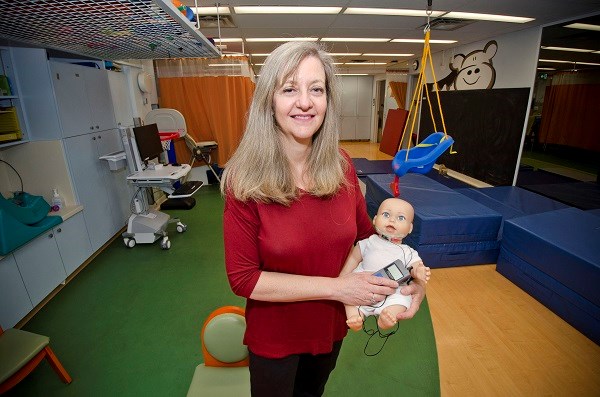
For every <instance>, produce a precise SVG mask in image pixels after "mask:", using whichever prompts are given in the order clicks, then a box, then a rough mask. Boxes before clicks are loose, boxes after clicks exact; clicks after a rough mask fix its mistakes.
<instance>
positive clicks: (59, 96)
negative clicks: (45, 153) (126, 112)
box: [50, 62, 116, 138]
mask: <svg viewBox="0 0 600 397" xmlns="http://www.w3.org/2000/svg"><path fill="white" fill-rule="evenodd" d="M50 68H51V72H52V82H53V85H54V92H55V95H56V102H57V104H58V114H59V118H60V121H61V125H62V136H63V137H64V138H68V137H71V136H76V135H82V134H87V133H91V132H98V131H104V130H108V129H111V128H115V127H116V121H115V113H114V109H113V105H112V98H111V94H110V86H109V83H108V75H107V73H108V72H107V71H106V70H100V69H95V68H91V67H87V66H81V65H75V64H70V63H64V62H50Z"/></svg>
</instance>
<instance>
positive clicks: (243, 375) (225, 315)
mask: <svg viewBox="0 0 600 397" xmlns="http://www.w3.org/2000/svg"><path fill="white" fill-rule="evenodd" d="M244 313H245V312H244V309H242V308H241V307H237V306H223V307H220V308H218V309H216V310H215V311H213V312H212V313H211V314H210V315H209V316H208V318H207V319H206V321H205V322H204V325H203V327H202V332H201V334H200V341H201V342H202V356H203V357H204V362H203V363H201V364H200V365H198V366H197V367H196V370H195V372H194V377H193V378H192V383H191V384H190V388H189V390H188V394H187V395H188V397H193V396H210V397H218V396H223V397H229V396H236V397H244V396H247V397H250V371H249V369H248V363H249V359H248V348H247V347H246V346H245V345H244V343H243V340H244V332H245V331H246V319H245V317H244Z"/></svg>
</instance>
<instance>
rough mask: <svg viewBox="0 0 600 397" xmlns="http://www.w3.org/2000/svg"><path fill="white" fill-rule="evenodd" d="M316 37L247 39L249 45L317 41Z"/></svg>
mask: <svg viewBox="0 0 600 397" xmlns="http://www.w3.org/2000/svg"><path fill="white" fill-rule="evenodd" d="M317 40H319V39H318V38H316V37H252V38H247V39H246V41H247V42H249V43H273V42H285V41H317Z"/></svg>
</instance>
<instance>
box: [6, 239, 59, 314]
mask: <svg viewBox="0 0 600 397" xmlns="http://www.w3.org/2000/svg"><path fill="white" fill-rule="evenodd" d="M13 255H14V257H15V261H16V262H17V267H18V268H19V272H20V273H21V276H22V277H23V283H24V284H25V288H26V289H27V293H28V294H29V298H31V304H32V305H33V306H36V305H37V304H38V303H40V302H41V301H42V300H43V299H44V298H45V297H46V296H48V294H49V293H50V292H52V291H53V290H54V289H55V288H56V287H58V285H59V284H60V283H62V282H63V281H65V279H66V278H67V274H66V273H65V268H64V267H63V265H62V259H61V258H60V254H59V253H58V246H57V245H56V239H55V238H54V233H53V232H52V231H49V232H45V233H44V234H42V235H40V236H39V237H37V238H35V239H34V240H32V241H30V242H29V243H27V245H25V246H23V247H21V248H19V249H18V250H16V251H15V252H14V253H13Z"/></svg>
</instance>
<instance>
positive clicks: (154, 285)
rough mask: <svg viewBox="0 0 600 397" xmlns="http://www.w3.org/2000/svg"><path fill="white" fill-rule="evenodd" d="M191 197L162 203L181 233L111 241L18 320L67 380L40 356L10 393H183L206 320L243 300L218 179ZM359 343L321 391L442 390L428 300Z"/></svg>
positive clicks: (348, 347)
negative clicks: (228, 263) (230, 270)
mask: <svg viewBox="0 0 600 397" xmlns="http://www.w3.org/2000/svg"><path fill="white" fill-rule="evenodd" d="M195 197H196V201H197V204H196V206H195V207H194V208H193V209H192V210H190V211H168V213H169V214H171V215H172V216H175V217H176V216H178V217H180V218H181V220H182V221H183V222H184V223H186V224H187V225H188V229H187V231H186V232H185V233H182V234H179V233H177V232H176V231H175V228H174V226H175V225H170V226H169V229H168V231H169V234H170V239H171V242H172V247H171V249H170V250H167V251H165V250H161V249H160V246H159V244H158V243H154V244H138V245H136V246H135V247H134V248H131V249H130V248H126V247H125V245H124V244H123V241H122V239H120V238H119V239H117V240H115V241H114V242H113V243H112V244H111V245H110V246H109V247H108V248H107V249H106V250H105V251H104V252H102V253H101V254H100V255H98V256H97V257H96V258H95V259H94V260H93V261H92V262H91V263H90V264H89V265H88V266H87V267H86V268H85V269H84V270H83V271H82V272H81V273H80V274H79V275H77V277H75V278H74V279H73V280H72V281H71V282H70V283H69V284H68V285H66V286H65V287H64V288H63V289H62V290H61V291H60V292H59V293H58V294H57V295H56V296H55V297H54V298H53V299H52V300H51V301H50V302H49V303H48V304H47V305H46V306H45V307H44V308H43V309H42V310H40V311H39V312H38V313H37V314H36V315H35V316H34V317H33V318H32V319H31V320H30V321H29V322H28V323H27V324H26V325H25V326H24V327H23V329H25V330H27V331H31V332H37V333H40V334H43V335H46V336H49V337H50V343H51V346H52V348H53V349H54V351H55V353H56V354H57V356H58V358H59V359H60V360H61V362H62V363H63V365H64V366H65V368H66V369H67V371H68V372H69V373H70V375H71V376H72V377H73V383H72V384H70V385H65V384H63V383H61V382H60V380H59V379H58V377H57V376H56V374H55V373H54V372H53V371H52V369H51V368H50V366H49V365H48V364H46V363H41V364H40V366H39V367H38V368H37V369H35V370H34V371H33V372H32V373H31V374H30V375H29V376H28V377H27V378H26V379H24V380H23V381H22V382H21V383H20V384H18V385H17V386H16V387H15V388H14V389H12V390H11V391H10V392H9V393H7V394H6V395H7V396H42V395H43V396H78V397H79V396H86V397H90V396H185V394H186V392H187V389H188V386H189V384H190V381H191V379H192V375H193V372H194V369H195V367H196V365H197V364H198V363H200V362H201V361H202V356H201V351H200V337H199V335H200V330H201V327H202V323H203V321H204V319H205V318H206V317H207V316H208V315H209V313H210V312H211V311H212V310H214V309H215V308H217V307H219V306H223V305H239V306H244V304H245V302H244V300H243V299H242V298H240V297H237V296H235V295H234V294H233V293H232V292H231V290H230V288H229V284H228V282H227V278H226V275H225V269H224V265H223V229H222V214H223V200H222V198H221V196H220V193H219V190H218V187H217V186H207V187H203V188H202V189H200V191H199V192H198V193H197V194H196V195H195ZM365 341H366V335H365V334H363V333H356V334H355V333H353V334H352V335H350V336H349V337H348V338H347V340H346V341H345V343H344V347H343V349H342V353H341V356H340V360H339V365H338V368H337V369H336V370H335V372H334V374H333V375H332V378H331V381H330V384H329V385H328V388H327V391H326V394H327V395H328V396H336V395H344V396H354V395H356V396H358V395H359V394H360V395H361V396H362V395H364V394H365V393H368V394H369V395H371V396H375V395H387V394H389V393H394V395H403V393H404V391H406V392H407V393H408V392H411V393H412V394H413V395H430V396H431V395H439V376H438V374H437V356H436V353H435V341H434V338H433V331H432V327H431V320H430V316H429V311H428V310H427V306H426V305H423V306H422V307H421V310H420V312H419V314H418V316H417V317H416V318H415V319H413V320H411V321H409V322H405V323H403V324H402V328H401V330H400V332H399V333H398V334H397V335H394V336H392V337H391V338H390V340H389V342H388V343H387V345H386V346H385V348H384V350H383V351H382V352H381V353H380V354H379V355H378V356H376V357H365V356H364V354H363V347H364V342H365ZM367 377H368V378H373V380H370V381H367V380H366V378H367ZM363 378H364V379H363ZM399 393H400V394H399ZM232 397H235V396H232Z"/></svg>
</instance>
